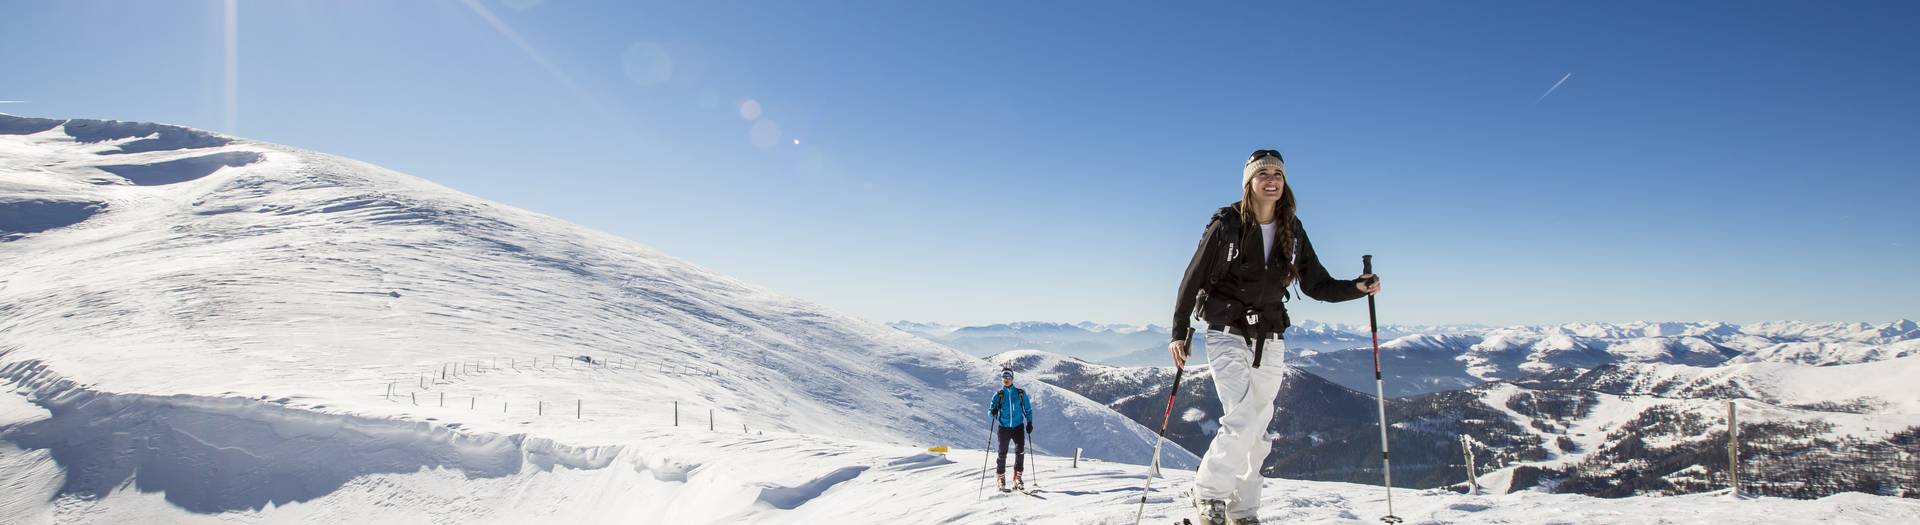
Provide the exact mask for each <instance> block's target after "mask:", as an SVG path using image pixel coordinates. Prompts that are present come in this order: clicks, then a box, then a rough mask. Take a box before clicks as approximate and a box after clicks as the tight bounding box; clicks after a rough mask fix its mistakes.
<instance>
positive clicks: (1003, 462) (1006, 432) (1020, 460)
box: [993, 427, 1027, 474]
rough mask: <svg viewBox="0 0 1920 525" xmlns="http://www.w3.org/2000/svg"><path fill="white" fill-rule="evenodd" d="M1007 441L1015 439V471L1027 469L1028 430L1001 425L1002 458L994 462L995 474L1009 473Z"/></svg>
mask: <svg viewBox="0 0 1920 525" xmlns="http://www.w3.org/2000/svg"><path fill="white" fill-rule="evenodd" d="M1007 441H1013V446H1014V451H1013V471H1014V472H1023V471H1025V470H1026V469H1027V431H1026V429H1023V428H1020V427H1012V428H1008V427H1000V459H999V461H996V462H994V468H993V473H994V474H1006V473H1007Z"/></svg>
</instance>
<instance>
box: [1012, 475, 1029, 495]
mask: <svg viewBox="0 0 1920 525" xmlns="http://www.w3.org/2000/svg"><path fill="white" fill-rule="evenodd" d="M1013 490H1018V491H1021V492H1026V491H1027V482H1025V481H1021V480H1020V471H1018V470H1015V471H1013Z"/></svg>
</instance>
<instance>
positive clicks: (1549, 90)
mask: <svg viewBox="0 0 1920 525" xmlns="http://www.w3.org/2000/svg"><path fill="white" fill-rule="evenodd" d="M1569 78H1573V73H1567V76H1564V77H1560V81H1559V82H1554V83H1553V87H1550V88H1547V92H1546V93H1541V94H1540V98H1536V99H1533V103H1535V104H1539V103H1540V101H1542V100H1546V99H1547V95H1552V94H1553V90H1556V89H1560V85H1561V84H1565V83H1567V79H1569Z"/></svg>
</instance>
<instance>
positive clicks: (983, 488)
mask: <svg viewBox="0 0 1920 525" xmlns="http://www.w3.org/2000/svg"><path fill="white" fill-rule="evenodd" d="M994 426H995V425H994V422H993V420H992V419H988V420H987V446H985V447H981V450H984V451H985V453H983V454H981V455H980V495H978V496H975V497H974V499H986V497H987V463H988V461H989V460H991V459H993V427H994Z"/></svg>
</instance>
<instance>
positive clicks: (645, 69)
mask: <svg viewBox="0 0 1920 525" xmlns="http://www.w3.org/2000/svg"><path fill="white" fill-rule="evenodd" d="M620 67H621V69H625V70H626V72H627V78H630V79H633V81H634V82H636V83H638V84H640V85H642V86H655V85H660V84H663V83H666V81H667V80H670V79H672V78H673V55H671V54H668V53H667V48H665V47H661V46H660V44H655V43H653V42H636V43H634V44H633V45H630V46H627V52H626V54H624V55H621V57H620Z"/></svg>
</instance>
